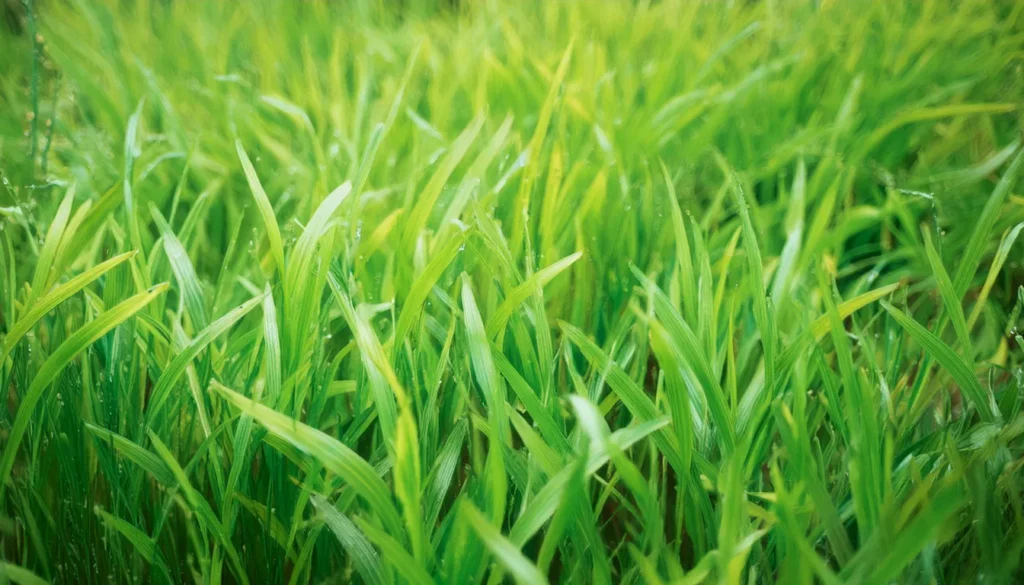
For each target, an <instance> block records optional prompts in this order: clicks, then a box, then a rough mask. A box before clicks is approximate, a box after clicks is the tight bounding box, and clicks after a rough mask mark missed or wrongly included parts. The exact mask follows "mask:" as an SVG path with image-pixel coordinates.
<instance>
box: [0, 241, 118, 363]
mask: <svg viewBox="0 0 1024 585" xmlns="http://www.w3.org/2000/svg"><path fill="white" fill-rule="evenodd" d="M134 255H135V252H125V253H124V254H119V255H117V256H114V257H113V258H111V259H110V260H107V261H105V262H101V263H100V264H97V265H96V266H93V267H92V268H90V269H89V270H86V271H85V272H83V273H81V274H79V275H78V276H75V277H74V278H72V279H70V280H68V281H67V282H65V283H64V284H62V285H60V286H58V287H57V288H55V289H53V290H51V291H50V292H49V293H47V294H46V295H44V296H42V297H40V298H38V299H36V302H35V303H32V305H31V308H30V309H29V310H28V312H27V313H25V314H24V315H22V316H21V318H20V319H18V320H17V321H16V322H15V323H14V325H13V326H12V327H11V329H10V331H9V332H8V333H7V337H5V338H4V344H3V347H2V348H0V366H2V365H3V363H4V361H6V360H7V356H8V355H10V353H11V351H12V350H13V349H14V346H16V345H17V344H18V342H19V341H21V338H22V337H24V336H25V334H26V333H28V332H29V330H30V329H32V326H33V325H35V324H36V323H37V322H38V321H39V320H40V319H42V318H43V316H44V315H46V314H47V313H49V312H50V311H52V310H53V309H54V308H56V307H57V305H59V304H61V303H63V302H64V301H66V300H67V299H69V298H71V297H72V296H73V295H74V294H75V293H76V292H78V291H80V290H82V289H83V288H85V287H86V286H88V285H89V283H91V282H93V281H94V280H96V279H97V278H99V277H101V276H103V275H104V274H105V273H106V272H107V271H109V270H110V269H112V268H114V267H115V266H117V265H119V264H121V263H122V262H124V261H125V260H128V259H129V258H131V257H132V256H134Z"/></svg>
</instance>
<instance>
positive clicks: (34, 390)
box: [0, 283, 167, 500]
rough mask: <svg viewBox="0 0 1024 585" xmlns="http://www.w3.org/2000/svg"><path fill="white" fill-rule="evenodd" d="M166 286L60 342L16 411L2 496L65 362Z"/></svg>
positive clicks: (1, 469)
mask: <svg viewBox="0 0 1024 585" xmlns="http://www.w3.org/2000/svg"><path fill="white" fill-rule="evenodd" d="M166 290H167V284H166V283H165V284H159V285H157V286H155V287H153V288H152V289H150V290H148V291H146V292H143V293H139V294H137V295H135V296H133V297H130V298H128V299H127V300H125V301H123V302H121V303H119V304H118V305H116V306H114V307H112V308H111V309H108V310H107V311H105V312H103V313H100V314H99V315H98V316H97V317H96V318H95V319H93V320H92V321H90V322H88V323H86V324H85V325H83V326H82V327H80V328H79V329H78V331H75V332H74V333H73V334H72V335H71V336H70V337H68V338H67V339H66V340H65V341H64V343H62V344H60V346H59V347H58V348H57V349H56V351H54V352H53V353H52V354H51V355H50V357H49V358H47V359H46V361H45V362H44V363H43V365H42V366H40V368H39V370H38V371H37V372H36V375H35V377H34V378H33V379H32V384H31V385H30V386H29V388H28V391H27V392H25V395H24V396H22V398H21V402H20V403H19V404H18V413H17V414H16V415H15V418H14V423H13V424H12V425H11V430H10V434H9V435H8V436H7V444H6V445H4V450H3V459H2V460H0V500H2V499H3V492H4V490H5V488H6V486H7V480H8V478H9V477H10V474H11V468H12V467H14V457H15V456H16V455H17V453H18V447H19V446H20V445H21V439H22V437H23V435H24V434H25V430H26V429H27V428H28V423H29V419H30V418H31V417H32V412H33V411H34V410H35V407H36V404H38V403H39V400H40V399H42V397H43V392H45V391H46V389H47V388H49V386H50V383H52V382H53V381H54V380H55V379H56V378H57V376H58V375H59V374H60V373H61V371H63V370H64V367H65V366H67V365H68V364H69V363H71V360H73V359H74V358H75V356H77V355H78V354H79V353H81V352H82V351H83V350H84V349H85V348H87V347H89V346H90V345H92V344H93V343H94V342H95V341H96V340H98V339H99V338H101V337H103V336H104V335H106V334H107V332H109V331H110V330H111V329H113V328H114V327H117V326H118V325H120V324H121V323H123V322H124V321H126V320H127V319H129V318H130V317H131V316H132V315H134V314H135V313H137V312H139V311H140V310H142V308H143V307H145V306H146V305H148V304H149V303H150V302H151V301H152V300H153V299H155V298H156V297H158V296H159V295H161V294H163V293H164V291H166Z"/></svg>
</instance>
